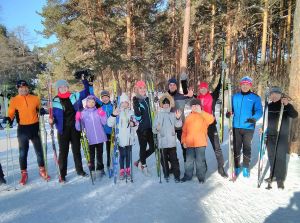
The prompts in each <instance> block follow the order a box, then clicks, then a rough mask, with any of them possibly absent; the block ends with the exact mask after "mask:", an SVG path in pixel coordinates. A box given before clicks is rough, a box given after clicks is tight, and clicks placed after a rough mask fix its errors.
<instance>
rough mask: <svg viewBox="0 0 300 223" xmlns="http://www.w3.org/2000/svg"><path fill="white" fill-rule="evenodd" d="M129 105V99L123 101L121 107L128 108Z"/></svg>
mask: <svg viewBox="0 0 300 223" xmlns="http://www.w3.org/2000/svg"><path fill="white" fill-rule="evenodd" d="M128 107H129V103H128V102H127V101H124V102H122V103H121V108H123V109H127V108H128Z"/></svg>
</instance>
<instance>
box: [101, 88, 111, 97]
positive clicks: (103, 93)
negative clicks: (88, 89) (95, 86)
mask: <svg viewBox="0 0 300 223" xmlns="http://www.w3.org/2000/svg"><path fill="white" fill-rule="evenodd" d="M100 95H101V98H102V97H104V96H107V97H110V95H109V92H108V91H107V90H103V91H101V93H100Z"/></svg>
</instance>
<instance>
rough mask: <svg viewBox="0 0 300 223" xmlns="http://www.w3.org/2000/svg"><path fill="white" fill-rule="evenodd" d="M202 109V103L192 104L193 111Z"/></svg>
mask: <svg viewBox="0 0 300 223" xmlns="http://www.w3.org/2000/svg"><path fill="white" fill-rule="evenodd" d="M199 110H201V108H200V105H192V112H197V111H199Z"/></svg>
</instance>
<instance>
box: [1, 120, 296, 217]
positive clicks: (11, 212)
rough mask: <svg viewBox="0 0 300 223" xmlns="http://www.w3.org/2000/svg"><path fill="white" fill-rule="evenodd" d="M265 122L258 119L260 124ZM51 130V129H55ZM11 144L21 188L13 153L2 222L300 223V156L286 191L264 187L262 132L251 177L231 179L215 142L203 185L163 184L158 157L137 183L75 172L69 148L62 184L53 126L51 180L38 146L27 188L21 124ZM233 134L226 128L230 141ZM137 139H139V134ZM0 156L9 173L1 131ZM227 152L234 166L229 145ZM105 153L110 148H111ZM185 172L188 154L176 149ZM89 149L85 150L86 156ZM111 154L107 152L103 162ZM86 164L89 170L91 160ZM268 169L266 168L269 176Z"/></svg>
mask: <svg viewBox="0 0 300 223" xmlns="http://www.w3.org/2000/svg"><path fill="white" fill-rule="evenodd" d="M258 126H259V125H258ZM48 128H49V127H48ZM10 134H11V146H12V152H13V160H14V173H15V179H16V184H17V190H16V191H15V190H14V184H13V176H12V162H11V156H10V151H9V156H8V159H9V166H8V169H9V175H8V177H6V179H7V181H8V184H9V186H8V187H9V188H10V189H11V190H10V191H6V190H5V189H6V188H8V187H7V186H0V222H1V223H2V222H3V223H19V222H20V223H27V222H28V223H29V222H30V223H36V222H43V223H56V222H64V223H68V222H71V223H92V222H114V223H115V222H146V223H147V222H155V223H165V222H172V223H176V222H204V223H206V222H208V223H210V222H214V223H219V222H225V223H257V222H265V223H298V222H300V174H299V172H300V159H299V157H298V156H291V157H290V159H289V172H288V176H287V180H286V183H285V189H284V190H278V189H277V184H276V182H274V183H273V184H272V186H273V189H272V190H266V189H265V187H266V186H267V185H266V183H263V184H262V185H261V187H260V188H257V156H258V145H259V137H258V135H257V131H256V134H255V136H254V138H253V145H252V161H251V165H252V166H251V176H250V178H249V179H245V178H243V176H239V177H238V179H237V181H236V182H231V181H229V180H228V179H224V178H222V177H221V176H219V174H218V173H217V162H216V158H215V155H214V152H213V150H212V147H211V145H210V144H209V146H208V147H207V149H206V159H207V164H208V172H207V175H206V182H205V183H204V184H199V183H198V180H197V179H196V178H194V179H193V180H192V181H190V182H186V183H178V184H175V182H174V180H173V178H172V177H171V179H170V182H169V183H166V182H165V181H164V179H162V184H160V183H159V179H158V178H157V176H156V167H155V158H154V155H152V156H151V157H150V158H149V159H148V160H147V163H148V167H149V168H150V172H151V173H152V175H151V176H150V177H146V176H144V175H143V174H142V173H141V172H140V171H139V170H137V168H135V167H134V172H133V174H134V176H133V177H134V182H133V183H131V182H129V181H128V182H127V183H126V182H125V181H122V182H120V181H118V182H117V184H116V185H114V183H113V180H112V179H109V178H108V177H107V176H105V177H103V178H102V179H96V182H95V185H92V184H91V181H90V178H82V177H79V176H77V175H76V172H75V170H74V161H73V158H72V152H71V150H70V155H69V160H68V175H67V181H68V183H67V184H65V185H61V184H59V183H58V180H57V173H56V167H55V165H54V161H53V152H52V148H51V141H50V140H51V139H50V135H49V129H48V159H47V160H48V166H49V175H50V176H51V180H50V181H49V182H48V183H47V182H45V181H42V180H41V179H40V177H39V175H38V167H37V163H36V156H35V153H34V150H33V148H32V145H31V144H30V150H29V154H28V174H29V181H28V184H27V185H26V186H20V185H18V180H19V177H20V173H19V172H20V170H19V164H18V149H17V148H18V144H17V139H16V127H14V128H13V129H12V130H11V131H10ZM226 137H227V134H226V130H225V137H224V139H226ZM136 142H137V139H136ZM0 145H1V147H0V161H1V163H2V167H3V169H4V172H5V175H6V174H7V172H6V171H7V166H6V159H7V154H6V135H5V131H1V132H0ZM222 150H223V154H224V159H225V163H226V170H227V169H228V163H227V161H228V145H227V142H226V141H225V142H224V143H223V144H222ZM104 151H105V150H104ZM177 154H178V157H179V160H180V168H181V176H183V173H184V170H183V169H184V168H183V159H182V152H181V149H180V147H179V144H178V147H177ZM82 155H83V154H82ZM137 157H138V145H135V146H134V149H133V158H134V160H136V158H137ZM105 160H106V154H105V152H104V161H105ZM83 164H84V169H85V170H86V171H87V172H88V169H87V165H86V162H85V159H83ZM268 175H269V173H268V172H267V173H266V176H265V178H266V177H267V176H268Z"/></svg>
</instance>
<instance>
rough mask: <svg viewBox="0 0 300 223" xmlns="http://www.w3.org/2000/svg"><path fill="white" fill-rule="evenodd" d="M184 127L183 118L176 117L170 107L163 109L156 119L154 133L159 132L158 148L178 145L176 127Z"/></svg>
mask: <svg viewBox="0 0 300 223" xmlns="http://www.w3.org/2000/svg"><path fill="white" fill-rule="evenodd" d="M180 127H182V120H181V119H179V120H178V119H176V116H175V113H174V112H170V109H168V110H164V109H162V110H161V111H160V112H158V113H157V114H156V116H155V119H154V124H153V133H154V134H157V139H158V148H161V149H163V148H172V147H176V139H177V137H176V134H175V128H180Z"/></svg>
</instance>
